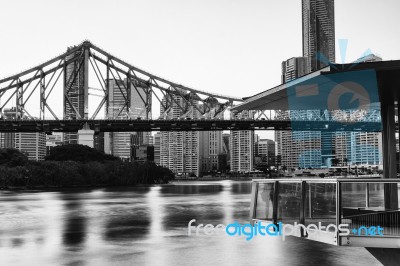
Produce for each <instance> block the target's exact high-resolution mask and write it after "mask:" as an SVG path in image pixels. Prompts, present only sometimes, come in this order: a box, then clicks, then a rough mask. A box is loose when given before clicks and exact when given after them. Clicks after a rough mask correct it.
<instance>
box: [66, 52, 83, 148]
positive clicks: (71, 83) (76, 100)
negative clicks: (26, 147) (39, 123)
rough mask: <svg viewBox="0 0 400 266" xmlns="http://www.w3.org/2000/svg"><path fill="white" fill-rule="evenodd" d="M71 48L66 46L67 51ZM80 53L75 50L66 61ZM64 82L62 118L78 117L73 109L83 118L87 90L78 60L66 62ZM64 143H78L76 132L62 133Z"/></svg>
mask: <svg viewBox="0 0 400 266" xmlns="http://www.w3.org/2000/svg"><path fill="white" fill-rule="evenodd" d="M72 48H74V47H71V48H68V51H69V50H71V49H72ZM81 53H82V52H81V51H76V52H75V53H73V54H71V55H68V56H67V58H66V61H68V60H70V59H72V58H74V57H77V56H82V55H81ZM64 83H65V88H64V90H65V91H64V94H65V95H66V96H67V97H66V96H65V95H64V119H77V118H79V117H78V116H77V114H76V112H75V110H76V111H77V113H78V114H79V115H80V116H81V117H82V118H85V113H87V110H85V108H87V107H85V97H87V92H86V93H85V90H84V87H85V71H84V67H83V66H81V62H80V60H74V61H73V62H71V63H69V64H67V66H66V72H65V80H64ZM86 100H87V99H86ZM71 105H72V106H71ZM74 109H75V110H74ZM86 118H87V117H86ZM64 143H65V144H78V133H77V132H67V133H64Z"/></svg>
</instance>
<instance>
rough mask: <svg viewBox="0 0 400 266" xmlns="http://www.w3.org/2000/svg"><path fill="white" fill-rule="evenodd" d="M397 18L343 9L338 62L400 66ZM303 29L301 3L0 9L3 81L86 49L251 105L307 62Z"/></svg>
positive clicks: (267, 0) (105, 0)
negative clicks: (290, 63)
mask: <svg viewBox="0 0 400 266" xmlns="http://www.w3.org/2000/svg"><path fill="white" fill-rule="evenodd" d="M399 10H400V1H398V0H380V1H378V0H336V1H335V31H336V44H337V43H338V40H339V39H347V40H348V46H347V49H346V53H345V54H346V56H345V58H341V56H340V55H341V52H340V51H339V45H336V62H338V63H343V62H351V61H353V60H356V59H357V58H359V57H360V56H361V55H362V54H363V53H364V52H365V51H366V50H368V49H370V50H371V51H372V52H373V53H375V54H377V55H379V56H381V57H382V58H383V59H384V60H396V59H400V49H399V48H400V45H399V44H400V34H399V31H398V27H399V26H400V16H399V15H398V11H399ZM301 25H302V24H301V1H300V0H279V1H277V0H275V1H271V0H197V1H195V0H143V1H142V0H113V1H109V0H96V1H92V0H35V1H31V0H13V1H9V0H0V32H1V38H0V79H1V78H4V77H7V76H10V75H12V74H16V73H18V72H21V71H23V70H25V69H28V68H31V67H33V66H36V65H38V64H39V63H42V62H44V61H47V60H48V59H50V58H52V57H55V56H56V55H59V54H61V53H63V52H65V51H66V49H67V47H68V46H72V45H77V44H79V43H81V42H82V41H83V40H86V39H88V40H90V41H91V42H92V43H94V44H95V45H97V46H99V47H100V48H103V49H104V50H106V51H108V52H110V53H111V54H113V55H115V56H117V57H119V58H121V59H123V60H124V61H126V62H128V63H130V64H132V65H134V66H136V67H138V68H141V69H143V70H146V71H148V72H150V73H152V74H155V75H158V76H160V77H163V78H166V79H168V80H171V81H175V82H177V83H179V84H183V85H186V86H188V87H192V88H196V89H200V90H204V91H210V92H218V93H220V94H225V95H232V96H236V97H246V96H251V95H254V94H257V93H260V92H262V91H264V90H267V89H269V88H272V87H274V86H276V85H278V84H280V81H281V62H282V61H283V60H286V59H289V58H291V57H294V56H301V55H302V32H301V31H302V29H301ZM264 135H265V134H264ZM265 136H267V137H269V136H271V132H269V133H266V135H265Z"/></svg>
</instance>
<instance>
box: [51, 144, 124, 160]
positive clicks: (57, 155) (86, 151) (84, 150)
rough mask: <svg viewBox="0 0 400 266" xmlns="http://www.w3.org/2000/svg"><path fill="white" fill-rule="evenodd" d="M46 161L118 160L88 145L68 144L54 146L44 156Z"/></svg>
mask: <svg viewBox="0 0 400 266" xmlns="http://www.w3.org/2000/svg"><path fill="white" fill-rule="evenodd" d="M45 160H46V161H75V162H93V161H96V162H104V161H115V160H119V159H118V158H117V157H114V156H112V155H108V154H104V153H103V152H100V151H98V150H96V149H93V148H90V147H89V146H85V145H79V144H69V145H61V146H56V147H54V148H53V149H52V150H51V153H50V155H48V156H46V157H45Z"/></svg>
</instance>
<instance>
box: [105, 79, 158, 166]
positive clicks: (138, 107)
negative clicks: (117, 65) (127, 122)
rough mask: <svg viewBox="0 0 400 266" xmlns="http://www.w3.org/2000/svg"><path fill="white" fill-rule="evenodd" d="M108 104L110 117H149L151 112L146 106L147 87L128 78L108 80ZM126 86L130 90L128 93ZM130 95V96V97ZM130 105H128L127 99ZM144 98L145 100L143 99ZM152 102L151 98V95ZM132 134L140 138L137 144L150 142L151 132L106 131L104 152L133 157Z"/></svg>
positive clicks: (108, 116)
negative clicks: (129, 80)
mask: <svg viewBox="0 0 400 266" xmlns="http://www.w3.org/2000/svg"><path fill="white" fill-rule="evenodd" d="M108 84H109V92H108V106H107V108H106V110H105V111H106V118H108V119H147V118H148V117H151V113H149V112H147V106H146V102H145V101H146V99H147V98H146V94H147V93H146V90H147V88H146V87H143V86H139V85H137V84H135V86H133V84H131V83H130V82H129V83H128V82H127V80H126V79H125V80H114V79H110V80H108ZM125 87H126V88H127V89H128V91H130V93H126V92H125V91H126V90H125ZM128 97H130V98H129V99H128ZM125 99H128V100H129V106H126V100H125ZM142 99H143V100H142ZM149 101H150V102H151V98H150V97H149ZM132 134H135V138H133V139H138V142H137V143H136V145H142V144H148V143H149V135H150V133H149V132H105V133H104V152H105V153H106V154H112V155H114V156H116V157H120V158H121V159H124V160H130V158H131V145H132V143H131V140H132V137H131V136H132Z"/></svg>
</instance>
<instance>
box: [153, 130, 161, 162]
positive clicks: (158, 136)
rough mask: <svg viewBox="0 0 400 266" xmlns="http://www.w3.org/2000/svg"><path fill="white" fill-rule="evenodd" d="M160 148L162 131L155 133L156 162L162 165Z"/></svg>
mask: <svg viewBox="0 0 400 266" xmlns="http://www.w3.org/2000/svg"><path fill="white" fill-rule="evenodd" d="M160 148H161V133H160V132H157V133H156V134H155V135H154V162H155V163H156V164H157V165H160Z"/></svg>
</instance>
